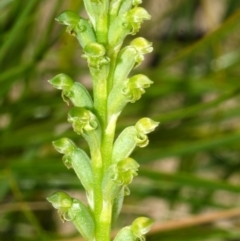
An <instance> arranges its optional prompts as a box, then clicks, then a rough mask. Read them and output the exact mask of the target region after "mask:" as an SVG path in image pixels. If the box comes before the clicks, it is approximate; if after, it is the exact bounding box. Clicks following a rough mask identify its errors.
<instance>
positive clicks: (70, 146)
mask: <svg viewBox="0 0 240 241" xmlns="http://www.w3.org/2000/svg"><path fill="white" fill-rule="evenodd" d="M53 146H54V147H55V149H56V150H57V151H58V152H60V153H62V154H64V156H63V162H64V164H65V166H66V167H67V168H68V169H69V168H73V169H74V171H75V173H76V174H77V176H78V178H79V180H80V181H81V183H82V185H83V187H84V188H85V190H86V191H87V192H88V197H89V198H92V195H93V171H92V166H91V160H90V158H89V157H88V155H87V154H86V153H85V152H84V151H83V150H82V149H80V148H78V147H77V146H76V145H75V144H74V143H73V141H71V140H70V139H68V138H65V137H64V138H61V139H59V140H57V141H54V142H53Z"/></svg>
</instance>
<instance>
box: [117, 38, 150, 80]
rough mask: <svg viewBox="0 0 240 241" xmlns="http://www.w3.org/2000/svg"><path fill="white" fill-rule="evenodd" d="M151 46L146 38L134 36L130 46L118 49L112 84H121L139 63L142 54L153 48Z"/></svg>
mask: <svg viewBox="0 0 240 241" xmlns="http://www.w3.org/2000/svg"><path fill="white" fill-rule="evenodd" d="M151 46H152V43H151V42H149V41H148V40H146V39H144V38H136V39H134V40H133V41H132V42H131V43H130V46H127V47H125V48H123V49H122V50H121V51H120V53H119V55H118V58H117V63H116V68H115V71H114V77H113V81H114V84H121V83H122V81H123V80H125V79H126V78H127V77H128V75H129V73H130V71H131V70H132V69H133V68H135V67H137V66H139V65H140V64H141V62H142V61H143V60H144V54H148V53H150V52H151V51H152V50H153V48H152V47H151Z"/></svg>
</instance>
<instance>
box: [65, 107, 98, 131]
mask: <svg viewBox="0 0 240 241" xmlns="http://www.w3.org/2000/svg"><path fill="white" fill-rule="evenodd" d="M68 121H69V122H70V123H71V124H72V126H73V129H74V131H75V132H76V133H77V134H79V135H81V134H83V133H86V132H88V131H92V130H94V129H96V128H97V127H98V121H97V118H96V117H95V115H94V114H93V113H92V112H91V111H89V110H86V109H85V108H81V107H73V108H72V109H71V110H70V111H69V113H68Z"/></svg>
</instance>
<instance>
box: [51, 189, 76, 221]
mask: <svg viewBox="0 0 240 241" xmlns="http://www.w3.org/2000/svg"><path fill="white" fill-rule="evenodd" d="M47 200H48V201H49V202H50V203H51V204H52V205H53V207H54V208H55V209H58V210H59V215H60V217H62V216H61V215H63V214H64V213H66V212H67V211H68V210H69V208H70V207H71V206H72V198H71V197H70V196H69V195H68V194H66V193H65V192H62V191H60V192H55V193H53V194H52V195H51V196H49V197H48V198H47Z"/></svg>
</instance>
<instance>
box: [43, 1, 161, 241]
mask: <svg viewBox="0 0 240 241" xmlns="http://www.w3.org/2000/svg"><path fill="white" fill-rule="evenodd" d="M140 3H141V0H111V1H109V0H85V1H84V4H85V9H86V11H87V13H88V16H89V19H84V18H82V17H80V16H78V14H77V13H75V12H73V11H64V12H62V13H61V14H60V15H59V16H58V17H57V18H56V20H57V21H58V22H59V23H60V24H64V25H66V26H67V32H68V33H69V34H71V35H73V36H75V37H76V39H77V40H78V42H79V44H80V45H81V47H82V49H83V55H82V57H83V58H84V59H86V61H87V63H88V66H89V71H90V74H91V77H92V81H93V98H92V97H91V96H90V94H89V93H88V91H87V90H86V88H85V87H84V86H83V85H81V84H80V83H78V82H74V81H73V80H72V79H71V78H70V77H69V76H67V75H65V74H59V75H57V76H55V77H54V78H53V79H51V80H50V81H49V82H50V83H51V84H52V85H53V86H54V87H55V88H57V89H60V90H62V97H63V100H64V101H65V102H67V103H69V102H71V103H72V105H73V108H72V109H71V110H70V111H69V113H68V121H69V122H70V123H71V124H72V127H73V130H74V131H75V132H76V133H77V134H78V135H81V136H83V138H84V139H85V140H86V141H87V143H88V145H89V149H90V154H91V156H90V157H88V155H87V154H86V153H85V152H84V151H83V150H82V149H80V148H78V147H77V146H76V145H75V144H74V143H73V142H72V141H71V140H69V139H68V138H62V139H60V140H57V141H54V142H53V145H54V147H55V148H56V150H57V151H58V152H60V153H62V154H64V156H63V161H64V164H65V165H66V167H67V168H73V169H74V171H75V173H76V175H77V176H78V178H79V179H80V181H81V183H82V185H83V187H84V188H85V190H86V195H87V199H88V203H89V205H88V207H86V206H85V205H84V204H83V203H82V202H81V201H79V200H77V199H75V198H71V197H70V196H69V195H68V194H66V193H64V192H62V191H59V192H56V193H54V194H53V195H51V196H50V197H48V198H47V199H48V201H49V202H51V203H52V205H53V206H54V208H56V209H58V213H59V215H60V217H61V219H62V220H63V221H72V222H73V224H74V225H75V227H76V228H77V229H78V231H79V232H80V233H81V235H82V236H83V237H84V238H85V239H86V240H87V241H109V240H110V232H111V226H112V224H113V222H114V221H115V220H116V218H117V216H118V215H119V212H120V210H121V206H122V202H123V199H124V196H125V195H128V194H129V193H130V191H129V188H128V185H129V184H130V183H131V182H132V179H133V177H135V176H136V175H137V171H138V167H139V165H138V163H137V162H136V161H135V160H134V159H132V158H131V157H130V155H131V153H132V151H133V150H134V148H135V147H136V146H139V147H145V146H146V145H147V144H148V137H147V134H148V133H150V132H152V131H153V130H154V129H155V128H156V127H157V126H158V123H157V122H155V121H153V120H151V119H149V118H146V117H145V118H142V119H140V120H139V121H138V122H137V123H136V124H135V125H133V126H129V127H127V128H126V129H124V130H123V131H122V133H121V134H120V135H119V136H118V137H117V138H116V140H115V127H116V122H117V119H118V117H119V115H120V113H121V112H122V110H123V108H124V107H125V106H126V105H127V104H128V103H134V102H136V101H137V100H139V99H140V98H141V96H142V94H144V93H145V88H148V87H149V86H150V85H151V84H152V81H151V80H150V79H149V78H148V77H147V76H145V75H142V74H138V75H135V76H131V77H129V74H130V72H131V70H132V69H133V68H135V67H137V66H138V65H139V64H141V62H142V61H143V60H144V55H145V54H147V53H150V52H151V51H152V46H151V45H152V44H151V43H150V42H149V41H147V40H146V39H144V38H140V37H139V38H136V39H134V40H133V41H132V42H131V43H130V45H129V46H126V47H124V48H121V46H122V44H123V41H124V39H125V37H126V36H127V35H135V34H136V33H137V32H138V31H139V29H140V27H141V24H142V22H143V21H144V20H149V19H150V15H149V14H148V12H147V11H146V10H145V9H144V8H142V7H139V4H140ZM152 224H153V221H152V220H151V219H149V218H145V217H140V218H137V219H136V220H135V221H134V222H133V223H132V224H131V225H130V226H127V227H124V228H123V229H121V230H120V232H119V233H118V234H117V236H116V237H115V239H114V241H134V240H139V239H140V240H143V239H144V235H145V234H146V233H147V232H148V230H149V229H150V227H151V225H152Z"/></svg>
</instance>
